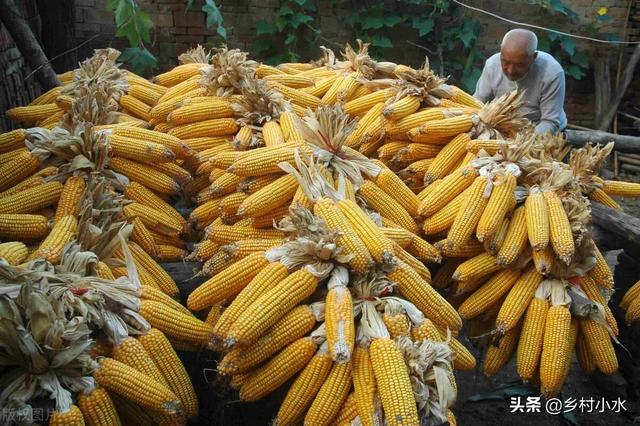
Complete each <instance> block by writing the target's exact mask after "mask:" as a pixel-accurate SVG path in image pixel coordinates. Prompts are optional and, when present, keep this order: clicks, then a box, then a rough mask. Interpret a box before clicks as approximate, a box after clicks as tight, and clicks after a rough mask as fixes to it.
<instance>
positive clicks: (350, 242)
mask: <svg viewBox="0 0 640 426" xmlns="http://www.w3.org/2000/svg"><path fill="white" fill-rule="evenodd" d="M314 214H316V215H317V216H319V217H320V218H322V219H324V220H325V221H326V223H327V225H328V226H329V228H331V229H334V230H337V231H340V232H341V235H340V236H339V237H338V241H337V242H338V244H339V245H340V246H341V247H342V249H343V250H344V252H345V254H351V255H353V257H352V258H351V260H350V261H349V266H350V267H351V268H352V269H353V270H354V271H356V272H359V273H365V272H366V271H367V270H368V269H369V268H370V267H371V265H372V264H373V259H372V258H371V255H370V254H369V252H368V250H366V249H365V248H364V247H365V246H364V243H363V242H362V240H360V237H359V236H358V234H357V233H356V232H355V230H354V229H353V228H352V227H351V225H350V224H349V221H348V220H347V218H346V217H345V216H344V214H343V213H342V211H341V210H340V209H339V208H338V206H337V205H336V204H335V203H334V202H333V201H331V200H329V199H328V198H323V199H321V200H319V201H318V202H316V204H315V206H314Z"/></svg>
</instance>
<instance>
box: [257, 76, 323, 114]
mask: <svg viewBox="0 0 640 426" xmlns="http://www.w3.org/2000/svg"><path fill="white" fill-rule="evenodd" d="M267 88H269V89H275V90H277V91H278V92H280V93H282V95H283V96H284V98H285V99H288V100H289V101H291V102H292V103H294V104H298V105H300V106H301V107H303V108H311V109H315V108H317V107H319V106H320V103H321V100H320V98H318V97H316V96H313V95H311V94H309V93H307V92H305V91H303V90H300V89H294V88H292V87H288V86H285V85H284V84H280V83H278V82H276V81H268V82H267Z"/></svg>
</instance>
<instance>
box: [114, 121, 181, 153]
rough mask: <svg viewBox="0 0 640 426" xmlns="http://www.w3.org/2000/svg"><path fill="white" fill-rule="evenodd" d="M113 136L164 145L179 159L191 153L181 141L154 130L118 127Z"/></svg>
mask: <svg viewBox="0 0 640 426" xmlns="http://www.w3.org/2000/svg"><path fill="white" fill-rule="evenodd" d="M111 135H116V136H124V137H126V138H131V139H136V140H139V141H145V142H154V143H157V144H160V145H164V146H166V147H167V148H169V149H170V150H171V151H173V153H174V154H175V155H176V157H177V158H182V159H183V158H186V156H187V155H188V154H189V153H190V151H189V150H188V147H187V146H186V145H185V144H184V143H183V142H182V141H181V140H180V139H178V138H176V137H175V136H171V135H168V134H166V133H162V132H156V131H154V130H148V129H142V128H138V127H118V128H116V129H114V130H113V132H112V133H111Z"/></svg>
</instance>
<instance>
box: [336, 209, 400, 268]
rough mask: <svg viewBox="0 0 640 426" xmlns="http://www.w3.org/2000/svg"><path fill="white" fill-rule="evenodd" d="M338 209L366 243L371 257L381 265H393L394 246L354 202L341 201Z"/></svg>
mask: <svg viewBox="0 0 640 426" xmlns="http://www.w3.org/2000/svg"><path fill="white" fill-rule="evenodd" d="M338 207H339V208H340V211H341V212H342V214H343V215H344V216H345V217H346V219H347V221H348V222H349V223H350V224H351V226H352V227H353V230H354V231H355V233H356V234H357V235H358V237H359V238H360V240H362V242H363V243H364V246H365V247H366V248H367V250H368V251H369V253H370V254H371V257H373V259H375V260H376V261H377V262H380V263H393V261H394V258H395V256H394V254H393V252H394V250H393V244H392V243H391V241H389V239H387V238H386V237H385V236H384V235H383V234H382V232H381V231H380V229H379V228H378V226H377V225H376V224H375V223H374V222H373V221H372V220H371V218H369V216H367V214H366V213H365V212H364V211H363V210H362V209H361V208H360V207H359V206H358V205H357V204H356V203H354V202H353V201H351V200H341V201H339V202H338Z"/></svg>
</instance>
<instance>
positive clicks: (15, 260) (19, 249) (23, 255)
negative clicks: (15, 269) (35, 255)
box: [0, 241, 29, 265]
mask: <svg viewBox="0 0 640 426" xmlns="http://www.w3.org/2000/svg"><path fill="white" fill-rule="evenodd" d="M28 255H29V249H28V248H27V246H26V245H24V244H23V243H21V242H19V241H13V242H8V243H0V258H3V259H5V260H6V261H7V262H8V263H9V265H19V264H21V263H22V262H24V261H25V260H26V259H27V256H28Z"/></svg>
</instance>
